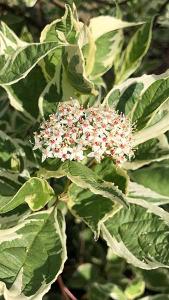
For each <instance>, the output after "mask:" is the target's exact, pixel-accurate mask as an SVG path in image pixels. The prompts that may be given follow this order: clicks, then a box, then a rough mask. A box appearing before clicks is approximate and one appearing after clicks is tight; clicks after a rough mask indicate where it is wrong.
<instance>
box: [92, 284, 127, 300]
mask: <svg viewBox="0 0 169 300" xmlns="http://www.w3.org/2000/svg"><path fill="white" fill-rule="evenodd" d="M96 299H97V300H103V299H104V300H109V299H114V300H127V299H126V297H125V295H124V293H123V292H122V290H121V288H120V287H118V286H117V285H115V284H112V283H105V284H100V283H97V282H96V283H94V284H93V285H92V286H91V289H90V290H89V300H96Z"/></svg>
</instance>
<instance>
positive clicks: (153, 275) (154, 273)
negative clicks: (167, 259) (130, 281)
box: [141, 268, 169, 293]
mask: <svg viewBox="0 0 169 300" xmlns="http://www.w3.org/2000/svg"><path fill="white" fill-rule="evenodd" d="M141 275H142V276H143V279H144V281H145V283H146V287H147V288H148V289H149V290H153V291H159V292H163V293H165V292H166V293H167V292H168V291H169V286H168V280H169V270H168V269H165V268H159V269H156V270H151V271H147V270H141ZM157 282H158V284H157Z"/></svg>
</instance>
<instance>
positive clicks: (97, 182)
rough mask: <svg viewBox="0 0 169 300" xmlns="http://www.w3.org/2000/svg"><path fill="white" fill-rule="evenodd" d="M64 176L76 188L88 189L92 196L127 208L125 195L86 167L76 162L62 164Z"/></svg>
mask: <svg viewBox="0 0 169 300" xmlns="http://www.w3.org/2000/svg"><path fill="white" fill-rule="evenodd" d="M63 169H64V171H65V174H66V176H67V177H68V178H69V179H70V180H71V181H72V182H73V183H75V184H76V185H77V186H79V187H81V188H84V189H89V190H90V191H91V192H92V193H93V194H96V195H100V196H102V197H103V199H104V198H109V199H110V200H112V201H115V202H118V203H121V204H122V205H126V206H127V201H126V198H125V195H124V194H123V193H122V192H121V191H120V190H119V189H118V188H117V187H116V186H115V185H114V184H113V183H112V182H107V181H104V180H102V179H100V177H99V176H98V175H97V174H95V173H94V172H93V171H92V170H91V169H89V168H88V167H86V166H84V165H82V164H80V163H78V162H73V161H72V162H67V163H65V164H63Z"/></svg>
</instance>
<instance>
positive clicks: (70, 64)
mask: <svg viewBox="0 0 169 300" xmlns="http://www.w3.org/2000/svg"><path fill="white" fill-rule="evenodd" d="M63 65H64V68H65V71H66V74H67V77H68V80H69V81H70V83H71V85H72V86H73V87H74V88H75V89H76V90H77V91H79V92H81V93H83V94H89V93H91V92H92V89H93V87H94V86H93V83H92V82H91V81H90V80H89V79H88V78H87V76H86V74H85V65H84V57H83V54H82V50H81V49H80V47H79V46H78V45H71V46H68V47H66V48H65V49H64V53H63Z"/></svg>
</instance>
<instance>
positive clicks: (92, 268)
mask: <svg viewBox="0 0 169 300" xmlns="http://www.w3.org/2000/svg"><path fill="white" fill-rule="evenodd" d="M99 276H100V274H99V268H98V267H97V266H96V265H94V264H91V263H84V264H81V265H79V266H78V267H77V269H76V271H75V272H74V273H73V274H72V276H71V278H70V279H69V280H68V285H69V286H70V287H71V288H74V289H84V287H86V288H87V287H88V286H90V285H91V284H92V283H93V282H95V281H97V280H98V279H99Z"/></svg>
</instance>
